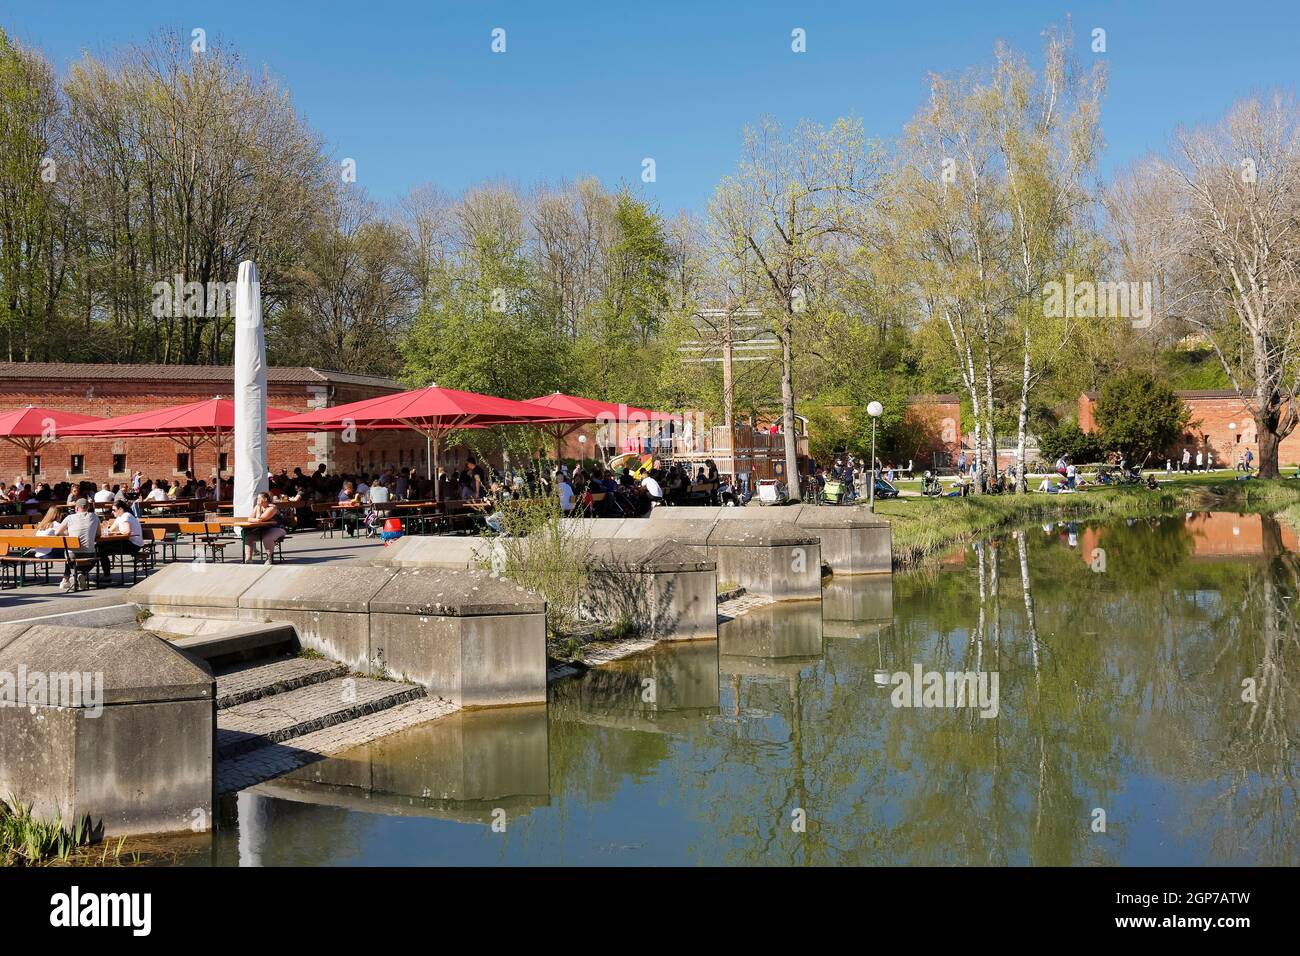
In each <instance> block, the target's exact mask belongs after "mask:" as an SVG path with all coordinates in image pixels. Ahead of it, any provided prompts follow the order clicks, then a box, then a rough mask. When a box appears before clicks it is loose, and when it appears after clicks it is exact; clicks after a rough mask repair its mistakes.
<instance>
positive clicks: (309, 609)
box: [239, 564, 397, 673]
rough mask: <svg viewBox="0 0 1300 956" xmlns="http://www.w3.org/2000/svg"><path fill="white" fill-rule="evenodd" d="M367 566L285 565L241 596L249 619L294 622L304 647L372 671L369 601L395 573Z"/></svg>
mask: <svg viewBox="0 0 1300 956" xmlns="http://www.w3.org/2000/svg"><path fill="white" fill-rule="evenodd" d="M396 573H397V572H396V570H395V569H393V568H382V567H370V566H367V565H359V564H348V565H310V564H307V565H280V566H273V567H271V568H269V569H268V570H267V573H266V574H265V575H263V576H262V577H261V578H260V579H259V580H258V581H257V582H256V583H255V584H254V585H253V586H252V587H250V588H249V589H248V590H247V591H245V592H244V593H243V594H242V595H241V596H240V598H239V607H240V615H241V617H243V618H244V619H245V620H249V621H265V620H274V621H282V622H284V623H286V624H291V625H292V626H293V627H294V628H295V630H296V631H297V633H298V640H299V642H300V643H301V644H302V646H303V647H308V648H311V649H313V650H316V651H319V652H320V653H322V654H324V655H326V656H327V657H330V658H332V659H334V660H336V661H341V662H342V663H344V664H347V665H348V667H350V668H351V669H352V670H354V671H358V672H360V673H369V672H370V661H371V650H370V601H371V599H372V598H373V597H374V596H375V595H376V594H378V593H379V592H380V591H381V590H383V588H384V586H385V585H387V584H388V582H389V581H390V580H392V578H393V575H394V574H396Z"/></svg>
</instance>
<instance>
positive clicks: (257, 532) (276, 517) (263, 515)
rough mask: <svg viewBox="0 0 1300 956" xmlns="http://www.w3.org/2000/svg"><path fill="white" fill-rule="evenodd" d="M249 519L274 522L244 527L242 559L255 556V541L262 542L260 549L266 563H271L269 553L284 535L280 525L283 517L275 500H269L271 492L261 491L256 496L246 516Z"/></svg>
mask: <svg viewBox="0 0 1300 956" xmlns="http://www.w3.org/2000/svg"><path fill="white" fill-rule="evenodd" d="M248 519H249V520H250V521H274V522H275V524H273V525H270V526H268V527H265V528H248V527H246V528H244V560H245V561H248V562H251V561H252V560H253V558H254V557H255V556H256V552H257V543H258V542H259V541H260V542H261V543H262V551H263V552H265V554H266V563H267V564H270V563H271V555H272V554H273V553H274V552H275V545H276V542H278V541H279V540H280V539H281V538H283V537H284V536H285V534H286V533H287V532H285V530H284V528H283V527H282V526H281V525H282V523H283V519H282V518H281V516H280V509H279V508H278V507H277V506H276V504H275V502H274V501H272V500H271V493H270V492H269V491H263V492H261V493H260V494H258V496H257V503H256V504H254V505H253V512H252V514H250V515H249V516H248Z"/></svg>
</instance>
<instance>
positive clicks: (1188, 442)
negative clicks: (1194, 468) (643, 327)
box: [1079, 389, 1300, 468]
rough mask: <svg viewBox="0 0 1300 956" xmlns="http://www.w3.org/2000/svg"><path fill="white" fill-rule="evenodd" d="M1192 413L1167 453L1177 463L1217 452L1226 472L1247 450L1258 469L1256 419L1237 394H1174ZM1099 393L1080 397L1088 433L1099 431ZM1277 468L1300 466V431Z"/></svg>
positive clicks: (1280, 452)
mask: <svg viewBox="0 0 1300 956" xmlns="http://www.w3.org/2000/svg"><path fill="white" fill-rule="evenodd" d="M1174 394H1176V395H1177V396H1178V397H1179V398H1181V399H1182V400H1183V404H1184V405H1186V406H1187V408H1188V410H1189V411H1190V412H1191V425H1190V427H1189V428H1188V431H1187V434H1186V435H1184V436H1183V439H1182V441H1180V442H1179V443H1178V444H1177V445H1176V446H1175V447H1174V448H1170V449H1167V450H1166V453H1167V454H1168V455H1169V456H1170V457H1172V458H1173V459H1174V462H1175V463H1177V462H1178V461H1179V460H1180V459H1181V458H1182V454H1183V449H1184V448H1186V449H1188V450H1189V451H1190V452H1191V453H1192V460H1193V461H1195V460H1196V452H1197V451H1198V450H1199V451H1202V452H1204V451H1206V450H1210V451H1213V452H1214V462H1215V464H1216V465H1218V466H1220V467H1223V468H1232V467H1235V466H1236V464H1237V459H1238V456H1239V455H1241V454H1243V453H1244V452H1245V451H1246V449H1248V448H1249V449H1250V450H1251V451H1252V452H1253V453H1254V455H1255V459H1254V464H1255V467H1259V440H1258V437H1257V436H1256V434H1255V419H1254V418H1253V417H1252V416H1251V414H1250V412H1249V411H1248V410H1247V409H1246V403H1245V402H1243V401H1242V400H1241V399H1240V398H1239V397H1238V396H1237V393H1236V392H1234V391H1232V390H1231V389H1191V390H1186V391H1181V392H1175V393H1174ZM1096 408H1097V393H1096V392H1085V393H1084V394H1082V395H1080V396H1079V428H1080V429H1082V430H1083V431H1085V432H1092V431H1096V429H1097V413H1096ZM1278 464H1279V465H1280V466H1282V467H1288V466H1294V465H1297V464H1300V430H1296V431H1293V432H1292V433H1291V434H1290V435H1288V436H1287V437H1286V438H1285V439H1283V441H1282V445H1281V447H1280V448H1279V450H1278Z"/></svg>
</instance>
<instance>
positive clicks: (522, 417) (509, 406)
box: [268, 385, 582, 494]
mask: <svg viewBox="0 0 1300 956" xmlns="http://www.w3.org/2000/svg"><path fill="white" fill-rule="evenodd" d="M574 420H582V416H581V415H579V414H577V413H575V412H572V411H567V412H566V411H556V410H552V409H547V408H542V407H540V406H538V405H533V404H530V403H528V402H516V401H514V400H512V399H508V398H494V397H493V396H491V395H480V394H479V393H477V392H463V391H460V390H459V389H454V388H441V387H439V386H438V385H430V386H429V387H428V388H417V389H415V390H413V391H410V392H398V393H397V394H395V395H381V396H379V397H378V398H367V399H365V400H363V401H360V402H351V403H349V404H347V405H335V406H334V407H333V408H322V409H320V410H318V411H313V412H305V413H303V414H301V415H294V416H292V417H291V418H282V419H279V420H277V421H274V422H271V423H270V424H269V426H268V427H269V428H270V430H271V431H317V430H322V429H340V428H343V429H346V428H348V427H350V426H355V427H357V428H390V427H392V426H394V425H398V426H405V427H406V428H410V429H412V430H414V431H417V432H419V433H420V434H422V435H424V436H425V438H426V439H427V440H428V441H429V443H430V448H431V450H430V453H429V464H428V471H429V478H430V479H433V477H434V474H433V462H434V460H435V459H436V458H437V456H438V446H439V444H440V442H441V440H442V438H443V437H444V436H445V435H446V434H447V433H448V432H450V431H454V430H456V429H458V428H468V427H473V426H478V425H510V424H529V423H535V422H556V421H574ZM434 493H435V494H437V488H436V483H435V489H434Z"/></svg>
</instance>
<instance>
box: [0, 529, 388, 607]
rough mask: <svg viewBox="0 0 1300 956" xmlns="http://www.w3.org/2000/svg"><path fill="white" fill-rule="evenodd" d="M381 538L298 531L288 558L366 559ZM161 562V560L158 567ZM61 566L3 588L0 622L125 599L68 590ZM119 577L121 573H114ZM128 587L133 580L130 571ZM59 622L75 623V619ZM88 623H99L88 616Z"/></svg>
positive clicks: (287, 547)
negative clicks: (45, 580) (42, 578)
mask: <svg viewBox="0 0 1300 956" xmlns="http://www.w3.org/2000/svg"><path fill="white" fill-rule="evenodd" d="M383 546H384V545H383V542H382V541H380V540H379V539H378V538H361V537H357V538H349V537H345V536H343V535H341V534H339V533H337V532H336V533H335V535H334V537H332V538H322V537H321V536H320V532H319V531H299V532H295V533H294V534H291V535H289V537H288V538H286V539H285V541H284V557H285V560H286V561H288V562H291V563H294V564H334V563H337V562H340V561H341V562H348V561H366V560H368V559H369V558H370V557H371V556H372V555H374V554H376V553H377V552H378V551H379V550H381V549H382V548H383ZM187 552H188V549H187V548H185V547H184V546H182V547H181V548H180V556H181V560H186V559H187V558H188V557H189V555H188V553H187ZM230 556H231V557H232V558H234V557H235V549H234V548H233V547H232V548H231V549H230ZM161 566H162V565H161V564H160V565H159V567H161ZM58 570H59V568H58V566H56V568H55V573H54V574H53V575H51V577H50V583H49V584H38V583H34V582H30V581H29V583H28V584H27V585H26V586H25V587H21V588H8V587H7V588H4V589H0V624H4V623H16V622H19V621H21V622H29V621H31V620H32V619H33V618H36V619H40V618H48V616H49V615H61V614H69V613H75V612H82V611H87V610H90V609H94V608H106V607H112V606H114V605H122V604H125V603H126V591H127V588H126V587H121V586H119V585H116V584H115V585H114V586H113V587H104V588H92V589H91V590H89V591H78V592H76V593H74V594H65V593H64V592H62V591H60V590H59V588H58V583H59V578H58ZM113 579H114V581H117V579H118V575H117V574H114V575H113ZM126 583H127V587H129V586H130V584H131V578H130V576H129V575H128V576H127V579H126ZM60 623H66V624H71V623H75V622H74V621H72V620H68V621H61V622H60ZM85 623H86V624H92V623H96V622H94V621H91V620H89V619H87V620H86V621H85Z"/></svg>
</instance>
